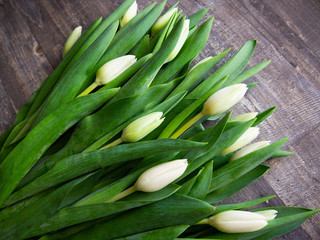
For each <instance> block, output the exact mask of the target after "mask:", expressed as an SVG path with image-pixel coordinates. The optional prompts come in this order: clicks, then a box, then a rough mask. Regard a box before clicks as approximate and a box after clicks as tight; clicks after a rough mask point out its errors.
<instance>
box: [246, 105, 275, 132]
mask: <svg viewBox="0 0 320 240" xmlns="http://www.w3.org/2000/svg"><path fill="white" fill-rule="evenodd" d="M276 109H277V107H276V106H275V107H272V108H269V109H267V110H265V111H263V112H262V113H259V114H258V115H257V116H256V119H257V120H256V121H255V122H254V124H252V126H253V127H255V126H257V125H259V124H260V123H262V122H263V121H264V120H266V119H267V118H268V117H269V116H270V115H271V114H272V113H273V112H274V111H275V110H276Z"/></svg>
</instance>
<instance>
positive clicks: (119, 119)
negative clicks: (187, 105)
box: [23, 83, 174, 185]
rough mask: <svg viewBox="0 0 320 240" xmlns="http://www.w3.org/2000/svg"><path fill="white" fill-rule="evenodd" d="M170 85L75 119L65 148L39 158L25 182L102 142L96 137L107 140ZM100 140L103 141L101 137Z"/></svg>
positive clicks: (162, 96) (164, 93) (160, 96)
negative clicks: (59, 162)
mask: <svg viewBox="0 0 320 240" xmlns="http://www.w3.org/2000/svg"><path fill="white" fill-rule="evenodd" d="M173 87H174V84H173V83H168V84H163V85H158V86H155V87H151V88H149V89H147V90H146V91H144V92H143V93H141V94H140V95H138V96H134V97H131V98H125V99H122V100H119V101H117V102H115V103H113V104H110V105H107V106H106V105H105V106H104V107H102V108H101V109H100V110H99V111H97V112H96V113H94V114H92V115H90V116H87V117H85V118H84V119H82V120H81V121H80V122H79V123H78V125H77V127H76V128H75V130H74V131H73V133H72V135H71V137H70V139H69V141H68V142H67V143H66V145H65V146H64V148H62V149H61V150H60V151H59V152H58V153H56V154H54V155H52V156H51V157H50V158H48V159H47V160H46V161H41V162H39V164H37V165H36V166H35V167H34V168H33V169H32V170H31V171H30V172H29V173H28V175H27V176H26V178H25V179H24V180H23V182H24V185H25V184H26V183H28V182H30V181H32V180H33V179H35V178H36V177H38V176H40V175H41V174H43V173H45V172H46V171H47V169H50V168H52V167H53V166H54V164H55V163H56V162H58V161H59V160H61V159H62V158H64V157H66V156H69V155H72V154H75V153H79V152H82V151H88V150H87V148H88V147H90V148H91V150H96V149H97V148H99V147H100V146H101V145H99V144H95V143H96V141H97V140H100V139H101V138H103V137H104V138H105V139H106V140H105V139H104V140H105V141H108V139H110V138H112V137H113V136H114V135H115V134H117V133H118V132H119V130H115V129H116V128H117V127H118V126H119V125H121V124H123V123H124V122H126V121H128V120H129V119H130V118H132V117H134V116H135V115H136V114H139V113H142V112H144V111H146V109H145V107H146V103H149V105H150V103H152V104H153V105H156V104H158V103H159V102H161V101H162V100H163V99H164V98H165V97H166V96H167V95H168V94H169V93H170V92H171V91H172V89H171V88H173ZM150 107H152V105H150ZM115 116H116V117H115ZM113 130H115V133H114V132H113V133H110V132H111V131H113ZM108 133H110V134H111V137H110V135H108V136H106V134H108ZM109 137H110V138H109ZM100 144H102V145H103V144H104V141H102V143H100ZM93 145H94V146H93ZM95 147H97V148H95Z"/></svg>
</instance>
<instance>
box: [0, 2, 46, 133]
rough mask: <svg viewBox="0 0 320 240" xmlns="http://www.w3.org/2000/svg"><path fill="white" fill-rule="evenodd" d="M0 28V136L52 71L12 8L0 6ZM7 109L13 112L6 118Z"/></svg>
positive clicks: (34, 40) (5, 5)
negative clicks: (0, 109)
mask: <svg viewBox="0 0 320 240" xmlns="http://www.w3.org/2000/svg"><path fill="white" fill-rule="evenodd" d="M2 10H3V11H2V14H1V25H0V49H1V52H2V54H1V55H0V65H1V77H0V79H1V92H0V93H1V98H2V99H1V106H2V107H3V108H4V109H7V110H4V111H1V112H0V119H1V128H0V132H1V133H2V132H3V131H5V130H6V128H7V127H8V126H9V125H11V124H12V123H13V120H14V117H15V114H16V112H17V110H18V109H19V108H20V107H21V106H22V105H23V104H24V103H25V102H26V101H27V99H29V98H30V97H31V95H32V93H33V92H34V91H35V90H36V89H37V88H38V86H39V84H40V82H41V81H42V80H43V79H44V78H45V77H46V76H47V73H48V72H49V71H52V68H51V65H50V64H49V62H48V61H47V59H46V57H45V55H44V52H43V51H42V49H41V48H40V46H39V44H38V43H37V41H36V39H35V38H34V37H33V36H32V34H31V33H30V31H29V29H28V26H27V25H26V24H25V22H24V21H23V19H22V18H21V16H20V15H19V14H18V13H17V11H16V10H15V9H14V7H13V6H12V5H11V4H10V3H9V2H7V3H6V4H4V5H3V6H2ZM8 109H13V110H14V112H12V111H10V113H11V114H12V115H11V116H10V117H9V116H8V113H7V112H8V111H9V110H8Z"/></svg>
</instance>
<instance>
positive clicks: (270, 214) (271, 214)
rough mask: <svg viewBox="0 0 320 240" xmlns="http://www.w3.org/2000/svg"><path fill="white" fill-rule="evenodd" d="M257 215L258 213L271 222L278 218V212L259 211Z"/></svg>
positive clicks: (271, 210)
mask: <svg viewBox="0 0 320 240" xmlns="http://www.w3.org/2000/svg"><path fill="white" fill-rule="evenodd" d="M255 213H258V214H260V215H262V216H264V217H265V218H266V219H267V221H269V220H273V219H275V218H276V216H277V214H278V211H277V210H273V209H270V210H264V211H258V212H255Z"/></svg>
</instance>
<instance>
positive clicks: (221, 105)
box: [202, 83, 248, 116]
mask: <svg viewBox="0 0 320 240" xmlns="http://www.w3.org/2000/svg"><path fill="white" fill-rule="evenodd" d="M247 90H248V88H247V85H246V84H243V83H239V84H234V85H232V86H229V87H225V88H223V89H221V90H219V91H217V92H215V93H214V94H212V95H211V97H209V98H208V100H207V101H206V102H205V104H204V106H203V110H202V113H203V114H204V115H205V116H211V115H217V114H220V113H223V112H225V111H227V110H228V109H230V108H231V107H233V106H234V105H235V104H237V103H238V102H239V101H240V100H241V99H242V98H243V96H244V95H245V93H246V92H247Z"/></svg>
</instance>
